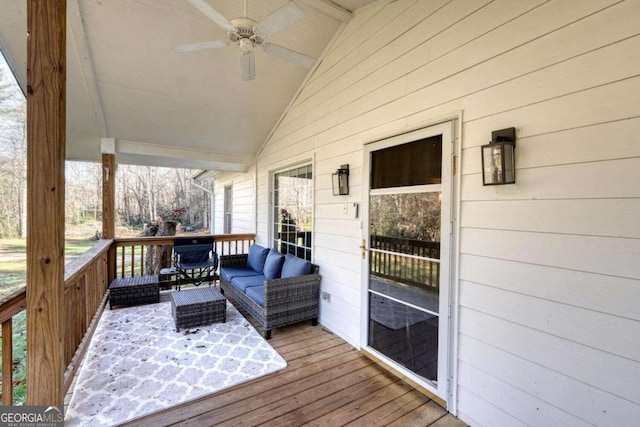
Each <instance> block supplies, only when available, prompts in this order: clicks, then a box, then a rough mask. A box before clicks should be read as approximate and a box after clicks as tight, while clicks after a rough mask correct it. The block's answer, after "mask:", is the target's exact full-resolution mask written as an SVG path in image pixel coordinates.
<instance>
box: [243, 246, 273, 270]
mask: <svg viewBox="0 0 640 427" xmlns="http://www.w3.org/2000/svg"><path fill="white" fill-rule="evenodd" d="M268 254H269V249H267V248H263V247H262V246H259V245H251V247H250V248H249V257H248V259H247V267H249V268H251V269H252V270H253V271H256V272H258V273H260V274H262V271H263V270H264V262H265V261H266V259H267V255H268Z"/></svg>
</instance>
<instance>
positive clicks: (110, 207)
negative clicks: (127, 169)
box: [102, 153, 116, 239]
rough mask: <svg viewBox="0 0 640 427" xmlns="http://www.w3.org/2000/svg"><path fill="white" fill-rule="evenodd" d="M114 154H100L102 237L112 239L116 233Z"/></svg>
mask: <svg viewBox="0 0 640 427" xmlns="http://www.w3.org/2000/svg"><path fill="white" fill-rule="evenodd" d="M115 205H116V156H115V154H107V153H103V154H102V238H103V239H113V238H114V237H115V234H116V215H115Z"/></svg>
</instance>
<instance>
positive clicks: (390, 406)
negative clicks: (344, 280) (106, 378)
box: [126, 322, 465, 427]
mask: <svg viewBox="0 0 640 427" xmlns="http://www.w3.org/2000/svg"><path fill="white" fill-rule="evenodd" d="M269 343H270V344H271V345H272V346H273V347H274V348H275V349H276V350H277V351H278V352H279V353H280V354H281V355H282V356H283V357H284V358H285V359H286V360H287V363H288V366H287V368H285V369H284V370H282V371H280V372H277V373H274V374H271V375H268V376H265V377H262V378H259V379H257V380H255V381H251V382H248V383H244V384H240V385H238V386H235V387H233V388H230V389H227V390H223V391H220V392H218V393H215V394H212V395H209V396H205V397H203V398H200V399H198V400H195V401H191V402H186V403H183V404H181V405H178V406H175V407H173V408H171V409H168V410H165V411H161V412H158V413H155V414H151V415H148V416H145V417H142V418H139V419H137V420H135V421H132V422H129V423H128V424H126V425H127V426H152V427H159V426H166V425H180V426H255V425H264V426H278V427H280V426H301V425H312V426H332V427H333V426H344V425H350V426H387V425H389V426H434V427H462V426H465V424H464V423H463V422H461V421H459V420H457V419H456V418H455V417H453V416H452V415H450V414H448V413H447V412H446V411H445V410H444V409H443V408H442V407H440V406H439V405H438V404H436V403H435V402H433V401H432V400H430V399H429V398H427V397H425V396H424V395H423V394H421V393H419V392H417V391H415V390H414V389H413V388H411V387H410V386H408V385H407V384H405V383H404V382H402V381H401V380H399V379H398V378H396V377H395V376H393V375H392V374H390V373H388V372H387V371H385V370H384V369H382V368H380V367H379V366H377V365H376V364H374V363H373V362H371V361H370V360H369V359H367V358H365V357H364V356H362V355H361V354H360V353H359V352H358V351H356V350H355V349H354V348H353V347H351V346H350V345H349V344H347V343H346V342H344V341H343V340H342V339H340V338H338V337H336V336H335V335H333V334H331V333H330V332H327V331H325V330H323V328H322V327H321V326H316V327H313V326H311V325H310V322H305V323H302V324H299V325H295V326H291V327H287V328H280V329H276V330H275V331H274V332H273V337H272V339H271V340H270V341H269Z"/></svg>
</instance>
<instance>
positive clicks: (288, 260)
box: [280, 254, 311, 279]
mask: <svg viewBox="0 0 640 427" xmlns="http://www.w3.org/2000/svg"><path fill="white" fill-rule="evenodd" d="M309 273H311V263H310V262H309V261H306V260H304V259H302V258H297V257H295V256H293V255H291V254H287V256H286V257H285V259H284V264H283V265H282V273H281V274H280V277H282V278H283V279H284V278H285V277H295V276H302V275H305V274H309Z"/></svg>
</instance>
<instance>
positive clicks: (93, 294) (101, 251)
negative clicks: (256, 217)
mask: <svg viewBox="0 0 640 427" xmlns="http://www.w3.org/2000/svg"><path fill="white" fill-rule="evenodd" d="M178 237H184V236H178ZM198 237H205V236H198ZM209 237H211V236H209ZM212 237H213V238H214V242H215V243H214V245H215V250H216V252H217V253H218V255H219V256H222V255H230V254H242V253H247V252H248V251H249V246H250V245H251V244H252V243H253V242H254V241H255V234H225V235H214V236H212ZM175 238H176V237H138V238H121V239H116V240H100V241H99V242H97V243H96V244H95V245H94V246H93V247H92V248H91V249H89V250H88V251H87V252H86V253H84V254H83V255H81V256H79V257H78V258H76V259H75V260H73V261H72V262H70V263H69V264H67V265H66V266H65V281H64V304H65V329H64V331H62V335H63V340H64V341H63V342H64V361H65V364H66V370H65V373H64V390H65V392H67V391H68V389H69V387H70V386H71V382H72V380H73V376H74V375H75V373H76V371H77V370H78V367H79V364H80V361H81V360H82V357H83V355H84V353H85V351H86V349H87V348H88V346H89V343H90V342H91V337H92V336H93V332H94V331H95V328H96V326H97V323H98V320H99V319H100V315H101V314H102V310H103V309H104V306H105V303H106V299H107V289H108V285H109V279H108V272H109V270H110V269H111V271H116V272H117V277H125V276H135V275H143V274H144V271H145V270H144V269H145V267H144V254H145V251H146V250H148V248H149V247H153V246H159V247H164V248H165V249H166V250H168V253H169V262H170V255H171V248H173V241H174V239H175ZM110 252H112V253H111V255H113V254H116V255H117V256H116V257H115V258H114V257H113V256H111V262H112V263H114V264H115V265H109V262H110V261H109V259H110ZM113 267H116V268H115V269H114V268H113ZM26 307H27V292H26V287H22V288H21V289H19V290H17V291H16V292H14V293H13V294H11V295H8V296H7V297H5V298H3V299H2V300H0V323H2V402H3V404H4V405H12V404H13V360H14V354H13V318H14V317H15V316H16V315H17V314H19V313H21V312H22V311H24V310H25V309H26Z"/></svg>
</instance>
